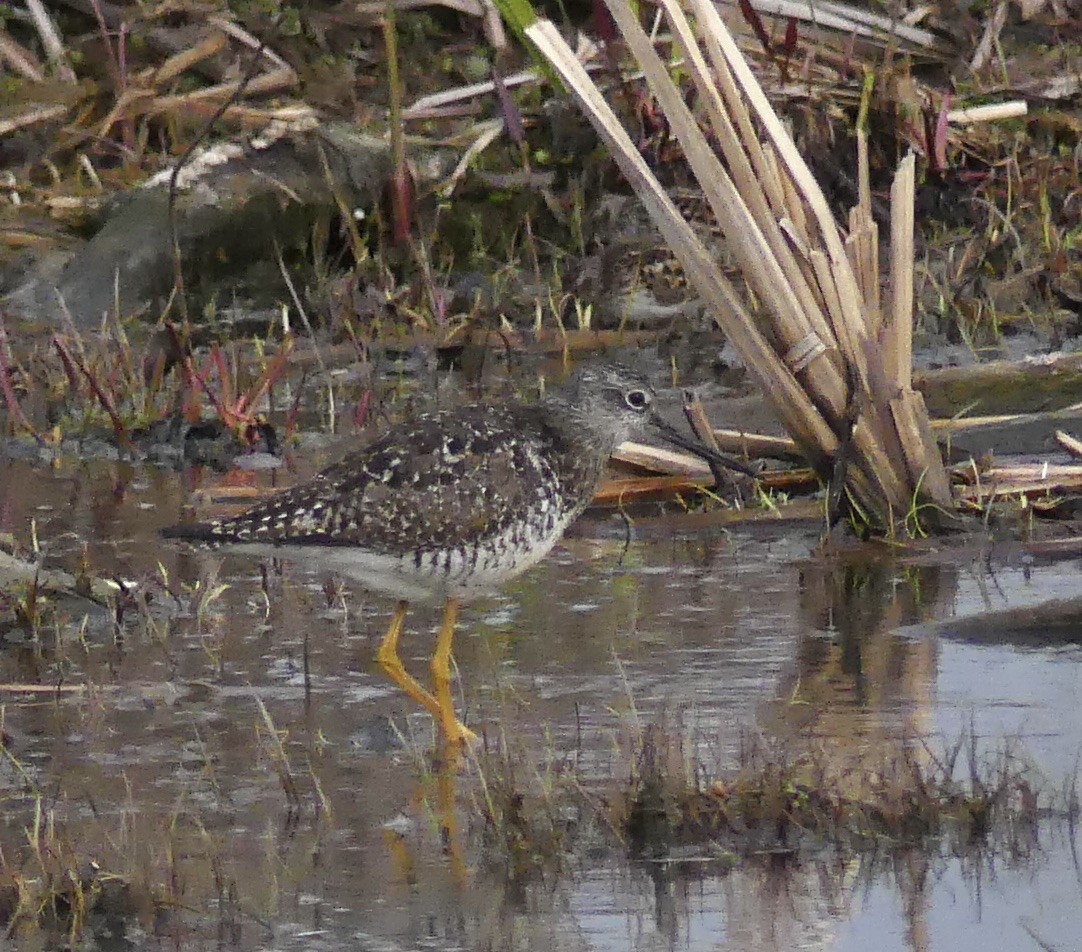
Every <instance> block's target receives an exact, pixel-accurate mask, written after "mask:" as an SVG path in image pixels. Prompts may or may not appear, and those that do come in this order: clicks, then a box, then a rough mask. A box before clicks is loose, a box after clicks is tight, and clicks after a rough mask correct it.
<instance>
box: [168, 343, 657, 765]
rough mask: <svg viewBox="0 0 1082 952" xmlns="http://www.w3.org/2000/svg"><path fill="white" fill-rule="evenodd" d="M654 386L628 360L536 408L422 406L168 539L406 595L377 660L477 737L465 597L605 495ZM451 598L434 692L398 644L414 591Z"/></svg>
mask: <svg viewBox="0 0 1082 952" xmlns="http://www.w3.org/2000/svg"><path fill="white" fill-rule="evenodd" d="M653 402H654V391H653V389H652V388H651V387H650V385H649V383H648V382H647V379H646V377H645V376H644V375H643V374H642V373H640V372H638V371H637V370H634V369H632V368H630V367H627V366H625V365H623V364H619V363H604V364H595V365H591V366H586V367H583V368H581V369H580V370H579V371H577V372H576V373H575V374H574V375H573V376H572V377H571V379H570V381H569V382H568V384H567V385H566V386H565V387H563V388H562V389H560V390H558V391H554V392H551V393H549V394H547V395H546V396H545V397H543V398H542V399H541V400H540V401H538V402H537V403H534V404H529V405H525V404H515V403H504V404H489V405H480V404H479V405H472V406H465V407H459V408H457V409H453V410H440V411H436V412H432V413H425V414H422V415H420V416H417V417H415V418H413V419H411V420H409V421H407V422H405V423H403V424H402V425H400V426H398V427H396V428H394V429H391V430H390V431H388V432H387V433H386V434H384V435H383V436H382V437H380V438H378V439H377V440H375V442H373V443H371V444H369V445H368V446H365V447H364V448H362V449H360V450H357V451H356V452H354V453H352V454H350V455H348V456H346V457H345V458H344V459H342V460H341V461H340V462H338V463H335V464H334V465H333V466H330V467H329V468H328V469H325V470H323V471H322V472H321V473H319V474H318V475H317V476H315V477H314V478H313V479H311V480H310V481H309V482H306V483H303V484H301V485H298V486H294V487H293V488H292V489H287V490H285V491H284V492H282V493H279V494H277V495H275V496H271V497H269V498H267V499H266V500H264V501H262V502H260V503H258V504H257V505H255V506H253V507H252V508H250V509H248V510H246V511H245V512H242V513H240V514H239V515H236V516H232V517H230V518H225V519H218V520H215V521H212V522H200V523H192V524H185V525H178V526H172V527H170V528H168V529H165V530H164V535H165V536H166V537H168V538H176V539H189V540H193V541H196V542H200V543H203V544H210V545H215V546H217V545H222V546H228V547H229V548H230V549H231V550H233V551H238V552H244V553H250V554H253V555H258V556H263V557H267V556H274V557H281V558H286V559H292V560H295V561H297V562H300V563H303V564H305V565H313V566H317V567H319V568H323V569H327V570H332V571H336V572H339V573H341V574H343V575H345V576H347V577H349V578H353V579H355V580H357V581H358V582H360V583H361V584H362V585H363V586H364V587H365V588H367V589H370V590H372V591H375V592H379V593H383V594H386V595H391V596H394V597H396V598H398V599H399V601H398V605H397V608H396V609H395V613H394V616H393V618H392V620H391V624H390V627H389V628H388V629H387V633H386V634H385V635H384V636H383V640H382V642H381V643H380V646H379V650H378V652H377V654H376V659H377V661H378V662H379V664H380V665H381V666H382V667H383V669H384V670H385V671H386V673H387V675H388V676H389V677H390V678H391V680H393V681H394V682H395V683H396V684H397V685H399V686H400V687H401V688H402V689H403V690H404V691H405V692H406V693H407V694H408V695H409V696H410V697H411V698H413V699H414V700H415V701H416V702H418V703H419V704H421V705H422V706H423V707H425V708H426V709H427V710H428V711H430V712H431V713H432V714H433V715H434V716H435V717H436V718H437V719H438V722H439V724H440V726H441V728H442V730H443V731H444V734H445V736H446V737H447V739H448V741H450V742H451V743H455V744H457V743H461V742H462V741H464V740H465V739H467V738H468V737H470V736H471V734H470V732H469V730H468V729H467V728H466V727H464V725H463V724H462V723H461V722H460V721H459V720H458V718H457V717H456V716H455V712H454V706H453V702H452V698H451V686H450V679H451V668H450V661H451V642H452V638H453V634H454V626H455V620H456V618H457V615H458V606H459V603H460V601H463V600H466V599H469V598H471V597H473V596H477V595H480V594H484V593H486V592H491V591H492V590H494V589H496V588H498V587H499V586H500V585H502V584H503V583H504V582H507V581H508V580H510V579H512V578H514V577H515V576H517V575H519V574H521V573H522V572H524V571H526V569H528V568H530V566H532V565H534V564H536V563H537V562H538V561H540V560H541V559H542V558H544V557H545V555H546V554H547V553H548V552H549V550H550V549H551V548H552V547H553V545H555V544H556V542H557V540H558V539H559V538H560V536H562V535H563V533H564V530H566V529H567V527H568V526H569V525H570V524H571V522H572V521H573V520H574V519H575V517H576V516H578V515H579V513H581V512H582V510H583V509H585V508H586V506H587V505H588V504H589V502H590V500H591V499H592V498H593V496H594V493H595V491H596V490H597V487H598V484H599V483H600V482H601V478H602V475H603V474H604V471H605V464H606V462H607V460H608V459H609V457H610V455H611V454H612V452H613V450H614V449H615V448H616V447H617V446H618V445H619V444H620V443H622V442H624V441H625V440H627V439H629V438H630V437H631V436H633V435H634V434H636V433H637V432H638V431H639V430H640V429H642V428H643V425H644V423H645V422H646V421H647V419H648V418H649V417H650V415H651V407H652V404H653ZM420 600H425V601H433V600H442V601H443V603H444V609H443V619H442V622H441V624H440V628H439V634H438V635H437V638H436V650H435V653H434V654H433V656H432V661H431V668H432V677H433V686H434V689H435V690H434V692H429V691H427V690H426V689H425V688H424V687H422V686H421V685H420V684H419V683H418V682H417V681H416V680H415V679H414V678H413V677H412V676H411V675H410V674H409V673H408V672H407V671H406V669H405V667H404V666H403V664H402V661H401V659H400V658H399V656H398V640H399V637H400V635H401V633H402V624H403V621H404V618H405V614H406V609H407V607H408V605H409V603H410V602H413V601H420Z"/></svg>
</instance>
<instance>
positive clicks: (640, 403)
mask: <svg viewBox="0 0 1082 952" xmlns="http://www.w3.org/2000/svg"><path fill="white" fill-rule="evenodd" d="M624 402H625V403H627V405H628V406H629V407H631V409H632V410H645V409H646V408H647V407H648V406H650V394H648V393H647V392H646V391H645V390H628V392H627V393H625V394H624Z"/></svg>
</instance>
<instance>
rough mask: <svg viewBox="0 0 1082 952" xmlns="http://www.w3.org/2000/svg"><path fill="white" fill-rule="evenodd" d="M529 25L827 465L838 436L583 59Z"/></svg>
mask: <svg viewBox="0 0 1082 952" xmlns="http://www.w3.org/2000/svg"><path fill="white" fill-rule="evenodd" d="M524 31H525V33H526V35H527V36H528V37H529V39H530V40H531V42H533V43H534V44H535V45H536V47H537V48H538V50H539V51H540V52H541V53H542V54H543V55H545V56H546V57H547V58H548V60H549V62H550V63H551V64H552V66H553V68H554V69H555V70H556V71H557V72H558V73H559V74H560V76H561V78H562V79H563V80H564V82H565V83H567V86H568V88H569V89H570V90H571V91H572V92H573V93H574V95H575V96H576V98H577V99H578V101H579V104H580V105H581V107H582V109H583V111H584V112H585V113H586V115H587V117H588V118H589V119H590V121H591V122H592V123H593V124H594V127H595V129H597V131H598V134H599V135H600V136H601V138H602V139H603V141H604V142H605V144H606V146H607V147H608V149H609V151H610V153H611V154H612V157H613V159H614V161H615V162H616V163H617V165H618V166H619V167H620V171H621V172H623V174H624V176H625V177H626V178H627V180H628V182H629V184H630V185H631V186H632V188H634V190H635V192H636V194H637V195H638V196H639V198H640V200H641V201H642V202H643V204H644V205H645V206H646V209H647V211H648V212H649V213H650V215H651V217H652V218H653V220H654V222H655V223H656V225H657V226H658V228H659V230H660V231H661V233H662V236H663V237H664V238H665V241H666V243H667V244H668V245H669V247H670V248H672V249H673V251H674V252H675V253H676V254H677V256H678V257H679V258H680V261H681V264H683V266H684V269H685V271H686V272H687V275H688V279H689V280H690V281H691V282H692V284H693V286H694V287H695V288H696V289H697V290H698V292H699V293H700V294H701V295H702V297H703V299H704V301H706V302H708V304H709V305H710V306H711V308H712V309H713V312H714V314H715V317H716V319H717V320H718V321H719V322H720V323H721V324H722V327H723V329H724V330H725V332H726V334H727V335H728V336H729V338H730V340H732V342H733V346H735V347H736V348H737V349H738V350H739V351H740V353H741V354H742V355H743V357H744V359H745V360H746V361H747V362H748V365H749V366H750V367H751V368H752V371H753V372H754V373H755V375H756V376H757V377H758V379H759V382H760V384H761V386H762V387H763V389H764V391H766V392H767V393H770V394H771V395H772V396H773V397H774V400H775V405H776V407H777V410H778V413H779V415H780V417H781V419H782V422H783V423H784V424H785V427H786V429H787V430H788V431H789V433H790V434H791V435H792V436H793V438H794V439H796V440H797V442H798V443H800V445H801V448H802V449H803V450H804V451H805V452H806V453H807V455H808V458H809V459H810V460H812V461H813V464H814V465H816V466H818V467H823V466H826V465H828V463H829V460H830V458H831V457H832V455H833V454H834V453H835V452H836V450H837V448H838V440H837V437H836V436H835V435H834V433H833V431H832V430H831V429H830V427H829V426H827V424H826V421H825V420H824V419H823V417H822V415H821V414H820V413H819V411H818V409H817V408H816V407H815V405H814V403H812V401H811V399H810V398H809V397H808V395H807V393H805V391H804V389H803V388H802V387H801V386H800V384H799V383H797V381H796V378H795V377H794V376H793V375H792V374H791V373H790V372H789V370H788V368H786V367H785V366H784V365H783V364H782V363H781V362H780V361H779V360H778V359H777V356H776V354H775V352H774V349H773V348H772V346H771V345H770V343H769V342H768V341H767V340H766V338H765V337H764V336H763V334H762V333H761V331H760V330H759V329H758V327H757V326H756V323H755V321H754V320H753V319H752V318H751V316H750V315H749V314H748V313H747V310H746V309H745V307H744V305H743V302H742V301H741V299H740V297H739V295H738V294H737V293H736V290H735V289H734V288H733V286H732V284H730V283H729V282H728V281H727V280H725V278H724V277H723V276H722V275H721V274H720V273H719V272H718V269H717V268H716V267H715V266H714V263H713V260H712V259H711V258H710V255H709V253H708V252H707V250H706V249H705V248H704V247H703V244H702V242H701V241H700V240H699V239H698V237H697V236H696V235H695V233H694V231H692V229H691V226H690V225H688V223H687V222H686V221H685V220H684V217H683V216H682V215H681V214H680V213H679V211H678V210H677V209H676V207H675V206H674V205H673V202H672V200H671V199H670V198H669V196H668V194H666V192H665V190H664V189H663V188H662V187H661V185H660V184H659V183H658V181H657V179H656V178H655V177H654V175H653V173H652V172H651V171H650V169H649V167H648V166H647V164H646V162H645V160H644V159H643V158H642V155H641V154H640V153H639V151H638V150H637V149H636V148H635V145H634V143H632V141H631V138H630V137H629V136H628V134H627V131H626V130H625V129H624V127H623V126H622V125H621V124H620V122H619V120H618V119H617V118H616V115H615V114H614V113H613V111H612V109H611V108H610V107H609V105H608V103H607V102H606V101H605V99H604V97H603V96H602V95H601V93H600V91H599V90H598V89H597V87H596V86H595V85H594V83H593V82H592V81H591V80H590V77H589V75H588V74H587V73H586V70H585V69H584V68H583V66H582V63H581V62H579V60H578V59H577V58H576V57H575V54H574V52H573V51H572V50H571V48H570V47H569V46H568V45H567V43H566V41H565V40H564V39H563V37H562V36H561V35H560V33H559V31H557V29H556V27H555V26H554V25H553V24H552V23H551V22H549V21H547V20H540V19H539V20H535V21H534V22H533V23H531V24H529V25H528V26H526V27H525V28H524Z"/></svg>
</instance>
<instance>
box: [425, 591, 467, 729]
mask: <svg viewBox="0 0 1082 952" xmlns="http://www.w3.org/2000/svg"><path fill="white" fill-rule="evenodd" d="M457 620H458V600H457V599H454V598H449V599H447V601H446V602H445V603H444V606H443V621H442V622H441V623H440V631H439V634H438V635H437V636H436V652H435V654H433V655H432V685H433V687H435V689H436V692H435V693H436V703H437V705H438V707H439V713H438V714H437V715H436V716H437V717H438V718H439V720H440V727H442V728H443V734H444V736H445V737H446V738H447V743H448V744H450V745H452V746H454V745H457V744H463V743H465V742H467V741H475V740H477V735H476V734H475V733H474V732H473V731H471V730H470V729H469V728H468V727H466V725H465V724H463V723H462V722H461V721H460V720H459V719H458V718H457V717H456V716H455V704H454V699H453V698H452V697H451V642H452V641H454V637H455V622H456V621H457Z"/></svg>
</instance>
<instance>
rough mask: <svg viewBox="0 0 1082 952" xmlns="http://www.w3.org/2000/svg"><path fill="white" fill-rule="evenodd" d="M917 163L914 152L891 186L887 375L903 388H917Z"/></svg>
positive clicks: (904, 163) (899, 167) (900, 168)
mask: <svg viewBox="0 0 1082 952" xmlns="http://www.w3.org/2000/svg"><path fill="white" fill-rule="evenodd" d="M915 187H916V160H915V159H914V157H913V153H912V152H910V153H909V154H908V155H907V156H906V157H905V158H904V159H902V162H901V165H899V166H898V171H897V172H896V173H895V175H894V182H893V184H892V185H891V187H890V343H889V344H888V346H887V348H886V352H885V353H886V358H885V359H886V360H887V372H888V373H889V375H890V377H891V379H892V380H894V381H896V382H897V384H898V387H899V389H901V390H909V389H911V388H912V386H913V199H914V194H915Z"/></svg>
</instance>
